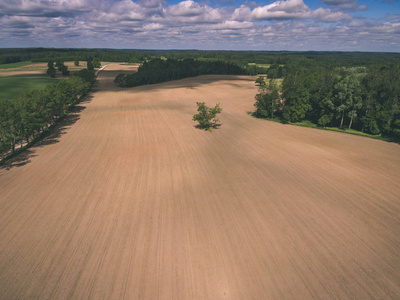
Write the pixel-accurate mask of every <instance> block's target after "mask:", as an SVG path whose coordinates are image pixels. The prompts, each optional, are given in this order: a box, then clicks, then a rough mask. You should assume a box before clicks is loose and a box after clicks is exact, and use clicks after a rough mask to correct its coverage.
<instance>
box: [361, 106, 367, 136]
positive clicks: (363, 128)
mask: <svg viewBox="0 0 400 300" xmlns="http://www.w3.org/2000/svg"><path fill="white" fill-rule="evenodd" d="M367 115H368V109H367V110H366V111H365V116H367ZM364 130H365V118H364V122H363V126H362V128H361V132H364Z"/></svg>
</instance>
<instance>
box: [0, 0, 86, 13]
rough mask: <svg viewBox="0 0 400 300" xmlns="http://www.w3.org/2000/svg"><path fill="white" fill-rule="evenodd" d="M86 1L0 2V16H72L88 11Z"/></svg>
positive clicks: (20, 0) (29, 0)
mask: <svg viewBox="0 0 400 300" xmlns="http://www.w3.org/2000/svg"><path fill="white" fill-rule="evenodd" d="M90 6H91V3H90V1H87V0H71V1H65V0H16V1H9V2H8V1H7V2H6V1H2V2H0V15H21V16H43V17H58V16H73V15H76V14H79V13H85V12H89V11H90Z"/></svg>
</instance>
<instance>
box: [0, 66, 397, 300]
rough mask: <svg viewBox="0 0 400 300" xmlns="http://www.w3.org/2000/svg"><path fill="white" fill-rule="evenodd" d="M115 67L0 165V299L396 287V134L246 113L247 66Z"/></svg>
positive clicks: (382, 294) (352, 294)
mask: <svg viewBox="0 0 400 300" xmlns="http://www.w3.org/2000/svg"><path fill="white" fill-rule="evenodd" d="M117 68H129V66H124V67H121V66H116V65H114V66H113V65H111V66H109V67H108V68H107V69H106V70H104V71H103V72H102V73H100V75H99V77H100V78H99V82H98V85H97V87H96V91H95V92H94V93H93V97H92V99H91V100H90V101H88V102H87V103H83V104H82V107H81V109H80V110H81V111H80V112H79V109H78V112H77V113H76V114H75V115H72V116H71V117H70V118H69V119H68V120H67V123H66V124H64V126H62V127H60V128H59V131H58V132H56V133H55V134H54V135H53V136H51V137H49V138H48V139H47V140H45V141H44V142H43V143H41V144H40V145H38V146H37V147H35V148H33V149H31V150H29V151H28V152H26V153H25V154H24V156H22V157H19V158H18V159H17V160H15V161H13V162H11V163H10V164H8V165H7V166H4V167H3V168H2V169H0V187H1V194H0V298H1V299H399V298H400V272H399V270H400V196H399V195H400V180H399V177H400V171H399V170H400V146H399V145H398V144H391V143H387V142H383V141H378V140H373V139H368V138H363V137H358V136H352V135H346V134H341V133H337V132H328V131H321V130H316V129H310V128H302V127H295V126H290V125H282V124H277V123H273V122H269V121H265V120H259V119H255V118H253V117H251V116H249V115H247V114H246V112H247V111H250V110H253V102H254V95H255V93H256V91H257V87H256V86H255V85H254V80H255V77H245V76H243V77H235V76H201V77H197V78H190V79H185V80H180V81H175V82H169V83H164V84H158V85H152V86H145V87H139V88H134V89H117V88H115V87H114V86H113V85H112V79H113V78H114V76H115V75H116V74H117V73H118V72H116V71H113V70H116V69H117ZM196 101H205V102H207V103H208V104H209V105H213V104H215V103H218V102H219V103H221V107H222V108H223V109H224V110H223V113H222V114H221V116H220V119H221V121H222V123H223V125H222V126H221V127H220V128H219V129H217V130H214V131H213V132H212V133H209V132H205V131H201V130H199V129H196V128H195V127H194V125H195V123H194V122H193V121H192V120H191V118H192V115H193V114H194V113H195V112H196V105H195V102H196Z"/></svg>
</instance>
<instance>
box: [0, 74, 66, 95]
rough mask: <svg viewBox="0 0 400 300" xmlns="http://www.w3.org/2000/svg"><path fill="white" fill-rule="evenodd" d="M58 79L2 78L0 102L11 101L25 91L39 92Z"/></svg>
mask: <svg viewBox="0 0 400 300" xmlns="http://www.w3.org/2000/svg"><path fill="white" fill-rule="evenodd" d="M57 82H58V79H53V78H38V77H4V78H0V101H2V100H5V99H12V98H15V97H17V96H18V95H19V94H21V93H23V92H25V91H27V90H40V89H43V88H45V87H46V86H47V85H48V84H50V83H57Z"/></svg>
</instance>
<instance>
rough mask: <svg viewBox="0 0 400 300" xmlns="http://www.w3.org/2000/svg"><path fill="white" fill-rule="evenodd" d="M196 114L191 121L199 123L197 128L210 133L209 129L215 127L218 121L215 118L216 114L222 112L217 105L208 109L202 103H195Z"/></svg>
mask: <svg viewBox="0 0 400 300" xmlns="http://www.w3.org/2000/svg"><path fill="white" fill-rule="evenodd" d="M196 104H197V111H198V113H197V114H195V115H194V116H193V121H197V122H199V125H198V127H199V128H202V129H205V130H207V131H211V128H215V127H217V126H218V125H219V124H217V122H219V120H218V119H217V118H216V116H217V114H219V113H221V112H222V108H221V107H219V103H218V104H216V105H215V106H214V107H212V108H210V107H208V106H206V104H205V103H204V102H196Z"/></svg>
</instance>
